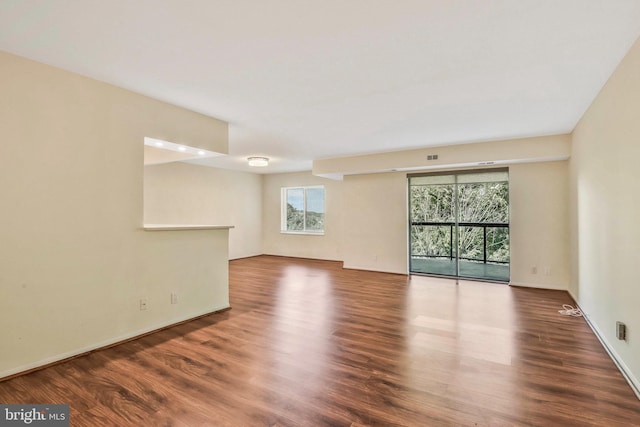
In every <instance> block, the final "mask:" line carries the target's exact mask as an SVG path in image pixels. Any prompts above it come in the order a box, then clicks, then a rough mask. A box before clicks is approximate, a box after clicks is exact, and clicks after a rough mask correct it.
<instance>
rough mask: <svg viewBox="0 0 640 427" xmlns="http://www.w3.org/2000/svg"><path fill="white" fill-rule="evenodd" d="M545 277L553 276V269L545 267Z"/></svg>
mask: <svg viewBox="0 0 640 427" xmlns="http://www.w3.org/2000/svg"><path fill="white" fill-rule="evenodd" d="M544 275H545V276H551V267H545V268H544Z"/></svg>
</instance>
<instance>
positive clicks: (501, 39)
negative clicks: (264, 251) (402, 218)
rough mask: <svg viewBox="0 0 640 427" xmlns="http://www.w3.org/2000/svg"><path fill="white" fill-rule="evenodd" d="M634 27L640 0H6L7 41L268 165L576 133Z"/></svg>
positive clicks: (237, 163) (274, 168)
mask: <svg viewBox="0 0 640 427" xmlns="http://www.w3.org/2000/svg"><path fill="white" fill-rule="evenodd" d="M639 35H640V0H517V1H516V0H396V1H391V0H322V1H305V0H271V1H264V0H164V1H159V0H108V1H105V0H0V50H4V51H7V52H11V53H15V54H18V55H21V56H24V57H27V58H31V59H34V60H37V61H40V62H44V63H47V64H51V65H54V66H57V67H60V68H64V69H67V70H70V71H73V72H76V73H79V74H82V75H86V76H90V77H93V78H96V79H98V80H103V81H106V82H109V83H113V84H115V85H118V86H121V87H124V88H127V89H131V90H133V91H136V92H139V93H142V94H145V95H149V96H151V97H154V98H157V99H161V100H164V101H168V102H171V103H173V104H177V105H180V106H183V107H186V108H189V109H192V110H195V111H198V112H201V113H204V114H207V115H211V116H214V117H217V118H220V119H223V120H226V121H228V122H229V124H230V155H229V156H225V157H222V158H220V157H219V158H213V159H210V160H202V162H209V164H211V165H214V166H220V167H230V168H237V169H241V170H242V169H245V170H246V169H248V167H247V166H246V165H245V164H246V160H245V159H246V157H248V156H251V155H264V156H267V157H270V158H271V159H272V163H271V165H270V166H268V167H267V168H266V169H264V170H260V171H259V172H263V171H264V172H283V171H294V170H309V169H310V167H311V161H312V160H313V159H318V158H326V157H338V156H343V155H352V154H363V153H372V152H381V151H394V150H400V149H409V148H417V147H425V146H430V145H444V144H453V143H466V142H477V141H484V140H495V139H507V138H516V137H527V136H538V135H548V134H558V133H567V132H570V131H571V130H572V129H573V128H574V126H575V125H576V123H577V121H578V120H579V119H580V117H581V116H582V114H583V113H584V111H585V110H586V108H587V107H588V106H589V104H590V103H591V101H592V100H593V98H594V97H595V96H596V94H597V92H598V91H599V90H600V88H601V87H602V86H603V84H604V83H605V82H606V80H607V78H608V77H609V76H610V75H611V73H612V72H613V70H614V69H615V67H616V66H617V64H618V63H619V62H620V60H621V59H622V57H623V56H624V54H625V53H626V52H627V50H628V49H629V48H630V47H631V45H632V44H633V42H634V41H635V40H636V39H637V38H638V36H639ZM254 171H255V170H254Z"/></svg>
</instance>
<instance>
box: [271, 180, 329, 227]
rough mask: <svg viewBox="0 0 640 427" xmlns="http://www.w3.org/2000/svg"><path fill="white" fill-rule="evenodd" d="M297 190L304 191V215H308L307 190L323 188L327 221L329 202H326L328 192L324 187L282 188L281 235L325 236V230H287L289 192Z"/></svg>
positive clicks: (301, 186)
mask: <svg viewBox="0 0 640 427" xmlns="http://www.w3.org/2000/svg"><path fill="white" fill-rule="evenodd" d="M296 188H300V189H303V190H304V206H303V214H304V215H305V217H306V215H307V189H313V188H322V190H323V193H324V195H325V200H324V202H325V203H324V205H325V212H324V215H325V219H326V214H327V212H326V210H327V209H326V205H327V200H326V194H327V193H326V191H325V188H324V185H300V186H293V187H282V188H280V234H299V235H304V236H324V233H325V230H324V229H323V230H322V231H313V230H287V203H286V200H287V190H291V189H296ZM305 224H306V218H305ZM325 228H326V221H325Z"/></svg>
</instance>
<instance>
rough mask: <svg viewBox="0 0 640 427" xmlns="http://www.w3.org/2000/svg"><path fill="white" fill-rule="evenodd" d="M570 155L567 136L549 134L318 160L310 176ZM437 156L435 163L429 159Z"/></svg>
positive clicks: (514, 162) (504, 162) (427, 169)
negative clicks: (312, 174)
mask: <svg viewBox="0 0 640 427" xmlns="http://www.w3.org/2000/svg"><path fill="white" fill-rule="evenodd" d="M570 153H571V136H570V135H552V136H542V137H536V138H522V139H511V140H505V141H488V142H478V143H475V144H460V145H445V146H440V147H429V148H420V149H416V150H404V151H395V152H391V153H377V154H367V155H362V156H350V157H339V158H333V159H319V160H315V161H314V162H313V173H314V174H316V175H323V176H340V175H352V174H364V173H375V172H389V171H394V170H399V171H406V170H412V171H418V170H422V171H429V170H443V169H451V168H469V167H477V166H479V163H483V164H484V165H480V166H485V167H486V166H487V164H488V163H495V164H501V165H503V166H504V165H510V164H516V163H531V162H548V161H557V160H567V159H568V158H569V155H570ZM433 155H437V159H436V160H429V156H433Z"/></svg>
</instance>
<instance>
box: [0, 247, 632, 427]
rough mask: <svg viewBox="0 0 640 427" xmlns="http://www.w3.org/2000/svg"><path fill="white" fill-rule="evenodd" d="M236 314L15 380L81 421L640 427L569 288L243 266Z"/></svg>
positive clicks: (237, 276)
mask: <svg viewBox="0 0 640 427" xmlns="http://www.w3.org/2000/svg"><path fill="white" fill-rule="evenodd" d="M230 280H231V304H232V306H233V309H232V310H230V311H227V312H224V313H219V314H214V315H210V316H207V317H204V318H201V319H198V320H196V321H193V322H190V323H185V324H182V325H179V326H176V327H174V328H171V329H167V330H164V331H161V332H158V333H155V334H152V335H149V336H146V337H143V338H141V339H139V340H136V341H132V342H129V343H126V344H123V345H120V346H117V347H114V348H110V349H107V350H103V351H98V352H95V353H92V354H90V355H88V356H85V357H81V358H78V359H75V360H72V361H69V362H67V363H64V364H60V365H57V366H53V367H50V368H47V369H45V370H42V371H39V372H35V373H32V374H29V375H25V376H22V377H19V378H15V379H12V380H9V381H5V382H3V383H0V402H3V403H27V402H28V403H69V404H71V411H72V413H71V419H72V425H73V426H109V425H114V426H115V425H117V426H130V425H131V426H205V425H206V426H209V425H211V426H224V425H229V426H324V425H330V426H354V427H355V426H365V425H379V426H396V425H402V426H457V425H463V426H574V425H576V426H617V425H619V426H628V425H640V401H638V400H637V398H636V397H635V396H634V394H633V392H632V391H631V389H630V388H629V386H628V385H627V384H626V383H625V381H624V379H623V378H622V376H621V375H620V373H619V372H618V371H617V370H616V368H615V367H614V364H613V363H612V361H611V360H610V359H609V358H608V356H607V354H606V353H605V351H604V350H603V349H602V347H601V346H600V344H599V342H598V341H597V339H596V338H595V336H594V335H593V334H592V332H591V330H590V329H589V328H588V326H587V325H586V324H585V322H584V320H583V319H582V318H575V317H564V316H561V315H559V314H558V312H557V310H558V309H560V308H561V305H562V304H563V303H571V301H570V298H569V296H568V294H566V293H564V292H559V291H544V290H532V289H521V288H510V287H508V286H506V285H497V284H487V283H472V282H460V284H459V285H456V284H455V282H452V281H449V280H445V279H432V278H426V277H413V278H411V279H409V278H407V277H404V276H399V275H392V274H382V273H370V272H362V271H353V270H343V269H342V268H341V265H340V264H339V263H334V262H324V261H310V260H298V259H290V258H279V257H268V256H263V257H257V258H249V259H244V260H237V261H232V262H231V265H230Z"/></svg>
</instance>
